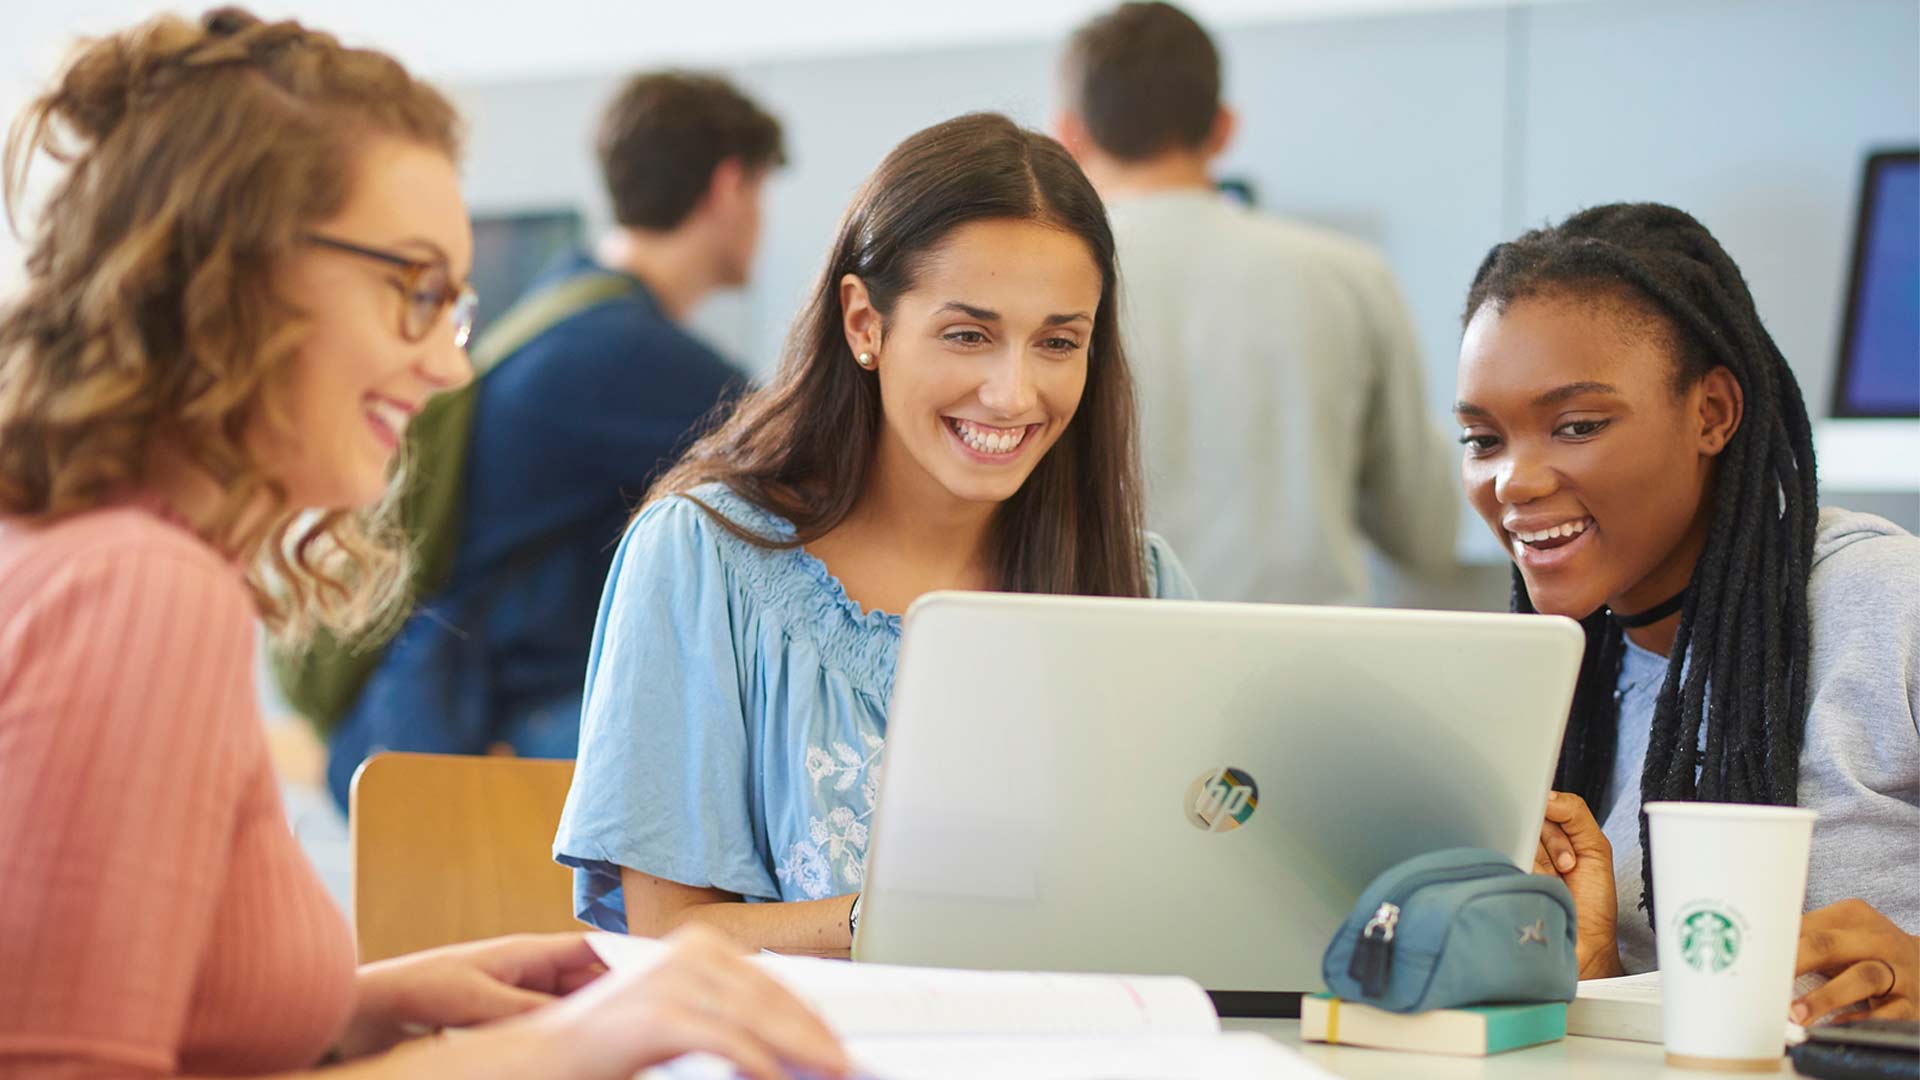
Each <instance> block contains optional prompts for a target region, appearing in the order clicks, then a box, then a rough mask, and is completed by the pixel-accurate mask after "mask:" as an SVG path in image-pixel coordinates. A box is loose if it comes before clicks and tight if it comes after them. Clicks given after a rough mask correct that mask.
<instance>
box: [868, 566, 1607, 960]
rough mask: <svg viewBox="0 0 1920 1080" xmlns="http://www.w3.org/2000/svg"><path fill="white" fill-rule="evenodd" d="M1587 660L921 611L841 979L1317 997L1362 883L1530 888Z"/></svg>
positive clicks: (1525, 622)
mask: <svg viewBox="0 0 1920 1080" xmlns="http://www.w3.org/2000/svg"><path fill="white" fill-rule="evenodd" d="M1581 648H1582V638H1581V633H1580V629H1579V627H1578V626H1577V625H1576V624H1575V623H1573V622H1572V621H1571V620H1568V619H1563V618H1556V617H1549V616H1541V615H1526V616H1516V615H1481V614H1459V613H1450V612H1414V611H1385V610H1367V609H1347V608H1310V607H1285V606H1278V605H1264V604H1209V603H1185V602H1169V601H1152V600H1115V599H1089V598H1079V597H1042V596H1013V595H1004V594H985V593H936V594H932V595H929V596H927V597H925V598H923V599H921V600H920V601H919V602H918V603H916V604H914V605H913V608H912V609H911V610H910V611H909V612H908V613H907V617H906V623H905V632H904V638H903V640H902V644H901V654H900V662H899V672H898V676H897V678H896V681H895V686H894V697H893V704H892V710H891V714H890V719H889V721H888V729H889V730H888V739H887V754H886V764H885V768H884V770H883V773H882V776H881V782H880V800H879V804H878V807H877V809H876V812H875V814H874V819H873V826H872V839H871V842H870V845H869V850H868V856H867V866H866V883H865V890H864V892H865V896H864V899H863V900H862V902H861V905H862V907H861V919H860V926H859V933H858V936H857V937H856V938H855V939H854V945H853V955H854V958H855V959H856V960H865V961H874V962H883V963H898V964H927V965H938V966H943V967H965V968H997V969H1027V970H1053V971H1112V972H1131V973H1138V974H1181V975H1187V976H1190V977H1192V978H1194V979H1195V980H1197V981H1198V982H1199V983H1200V984H1201V985H1202V986H1204V987H1206V988H1207V989H1208V990H1212V991H1220V992H1227V993H1232V992H1242V991H1251V992H1274V991H1281V992H1295V991H1316V990H1318V989H1320V987H1321V978H1320V955H1321V952H1322V951H1323V950H1324V949H1325V947H1326V944H1327V942H1328V940H1329V939H1330V938H1331V937H1332V935H1333V932H1334V930H1335V929H1336V928H1337V927H1338V926H1339V924H1340V922H1341V920H1342V919H1343V918H1345V916H1346V914H1347V912H1348V910H1349V909H1350V908H1351V907H1352V905H1353V904H1354V902H1355V901H1356V900H1357V899H1358V897H1359V894H1360V892H1361V890H1362V888H1363V887H1364V886H1365V885H1366V884H1367V882H1368V881H1369V880H1371V879H1372V878H1373V877H1374V876H1375V875H1376V874H1378V873H1379V872H1380V871H1382V870H1385V869H1386V868H1387V867H1389V866H1391V865H1393V864H1394V863H1396V862H1398V861H1400V860H1402V859H1405V858H1408V857H1410V856H1413V855H1417V854H1420V853H1422V852H1427V851H1432V850H1435V849H1438V848H1445V847H1454V846H1460V845H1477V846H1481V847H1489V848H1493V849H1494V850H1496V851H1501V852H1505V853H1506V854H1507V855H1509V856H1510V857H1511V858H1512V859H1513V860H1514V861H1515V862H1516V863H1518V864H1519V865H1520V866H1522V867H1523V868H1530V867H1531V866H1532V858H1533V852H1534V848H1535V845H1536V843H1537V842H1538V839H1539V835H1540V821H1541V814H1542V812H1543V811H1544V809H1545V805H1546V797H1547V791H1548V785H1549V782H1550V781H1551V779H1552V774H1553V767H1554V761H1555V759H1556V757H1557V755H1558V753H1559V745H1560V735H1561V731H1562V729H1563V727H1564V726H1565V723H1566V716H1567V708H1568V705H1569V703H1570V701H1571V699H1572V696H1573V684H1574V679H1575V676H1576V674H1577V673H1578V669H1579V664H1580V654H1581Z"/></svg>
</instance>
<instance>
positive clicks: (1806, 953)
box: [1788, 900, 1920, 1024]
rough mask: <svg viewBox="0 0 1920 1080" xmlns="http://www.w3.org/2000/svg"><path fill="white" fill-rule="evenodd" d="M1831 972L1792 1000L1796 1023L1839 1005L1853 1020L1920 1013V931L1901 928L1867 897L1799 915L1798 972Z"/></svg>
mask: <svg viewBox="0 0 1920 1080" xmlns="http://www.w3.org/2000/svg"><path fill="white" fill-rule="evenodd" d="M1809 972H1817V973H1819V974H1821V975H1826V976H1829V978H1828V980H1827V982H1826V984H1825V985H1823V986H1821V987H1819V988H1818V989H1816V990H1814V991H1813V992H1811V993H1809V994H1808V995H1807V996H1805V997H1803V998H1801V999H1800V1000H1799V1001H1796V1002H1794V1003H1793V1009H1792V1010H1791V1011H1790V1012H1789V1013H1788V1015H1789V1016H1790V1017H1791V1018H1792V1019H1793V1021H1794V1023H1796V1024H1802V1023H1806V1022H1807V1021H1809V1020H1814V1019H1818V1018H1819V1017H1822V1016H1825V1015H1826V1014H1827V1013H1830V1012H1832V1011H1833V1010H1835V1009H1845V1010H1847V1011H1846V1012H1844V1013H1842V1014H1841V1015H1839V1016H1836V1017H1835V1018H1834V1021H1835V1022H1836V1023H1846V1022H1848V1021H1850V1020H1864V1019H1867V1018H1872V1019H1875V1020H1912V1019H1914V1018H1915V1017H1917V1016H1920V937H1915V936H1914V935H1912V934H1909V933H1907V932H1906V931H1905V930H1902V929H1900V927H1899V926H1897V925H1895V924H1894V921H1893V920H1892V919H1889V918H1887V917H1886V916H1885V915H1883V914H1881V913H1880V910H1879V909H1878V908H1875V907H1874V906H1873V905H1872V904H1869V903H1867V902H1866V901H1865V900H1842V901H1840V902H1839V903H1837V904H1829V905H1827V906H1826V907H1823V908H1820V909H1819V910H1817V911H1809V912H1807V914H1806V916H1805V917H1804V918H1802V919H1801V920H1800V954H1799V956H1798V957H1797V959H1796V960H1795V963H1794V973H1795V974H1796V975H1805V974H1807V973H1809Z"/></svg>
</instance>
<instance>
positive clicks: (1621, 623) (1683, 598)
mask: <svg viewBox="0 0 1920 1080" xmlns="http://www.w3.org/2000/svg"><path fill="white" fill-rule="evenodd" d="M1685 606H1687V590H1685V589H1681V590H1680V591H1679V592H1677V593H1674V594H1673V595H1672V596H1670V597H1668V598H1667V600H1666V602H1664V603H1661V604H1656V605H1654V606H1653V607H1650V608H1648V609H1647V610H1645V611H1643V612H1641V613H1640V614H1638V615H1622V614H1620V613H1619V612H1617V611H1615V610H1613V609H1612V608H1608V609H1607V618H1609V619H1612V620H1613V622H1614V625H1616V626H1618V627H1620V628H1621V629H1622V630H1638V629H1640V628H1641V627H1643V626H1652V625H1653V624H1654V623H1657V622H1659V621H1660V620H1661V619H1664V618H1666V617H1667V616H1669V615H1672V614H1673V613H1674V612H1676V611H1679V610H1680V609H1681V608H1683V607H1685Z"/></svg>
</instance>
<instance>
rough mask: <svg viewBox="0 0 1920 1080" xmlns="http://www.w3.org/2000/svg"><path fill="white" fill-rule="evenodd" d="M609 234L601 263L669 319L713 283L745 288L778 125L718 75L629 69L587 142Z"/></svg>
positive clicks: (778, 143)
mask: <svg viewBox="0 0 1920 1080" xmlns="http://www.w3.org/2000/svg"><path fill="white" fill-rule="evenodd" d="M595 150H596V153H597V155H598V157H599V161H600V172H601V177H602V179H603V180H604V181H605V183H606V190H607V196H608V198H609V199H610V200H611V203H612V208H613V219H614V222H615V224H616V225H617V226H618V231H617V233H616V234H615V235H614V236H613V237H611V238H610V239H609V242H608V243H607V244H606V245H605V247H604V248H603V252H602V254H603V256H604V257H606V259H607V261H609V262H612V263H615V264H617V265H618V266H619V267H620V268H621V269H626V270H630V271H632V272H633V273H634V275H635V276H636V277H638V278H640V279H641V280H642V281H644V282H646V284H647V286H648V287H649V288H651V289H653V290H654V291H655V292H656V293H657V294H659V296H660V297H661V300H662V303H663V304H664V305H665V306H666V308H667V311H668V313H669V314H670V315H672V316H674V317H676V318H679V317H683V316H685V315H686V314H687V312H688V311H689V310H690V309H691V308H692V307H693V306H694V304H696V303H697V302H698V301H699V299H700V298H701V297H702V296H704V295H705V294H707V293H708V292H710V291H712V290H714V289H723V288H736V287H739V286H742V285H745V284H746V283H747V281H748V278H749V277H750V276H751V273H752V270H753V260H754V254H755V251H756V250H757V249H758V247H759V244H760V214H761V194H762V190H763V188H764V186H765V182H766V179H767V175H768V174H769V173H771V172H772V171H773V170H774V169H776V168H778V167H779V166H781V165H782V164H784V163H785V162H786V151H785V149H784V146H783V141H782V135H781V131H780V123H779V121H777V120H775V119H774V118H773V117H772V116H771V115H769V114H768V113H767V112H766V111H765V110H764V109H762V108H761V107H760V106H759V105H757V104H755V103H754V102H753V101H752V100H750V99H749V98H747V97H746V95H744V94H742V93H741V92H740V91H738V90H736V89H735V88H734V87H733V86H732V85H730V84H729V83H727V82H726V81H725V80H723V79H720V78H717V77H715V76H711V75H702V74H695V73H691V72H672V71H669V72H654V73H647V74H642V75H637V76H635V77H634V78H632V79H631V80H629V81H628V82H627V84H626V85H625V86H624V87H623V88H622V89H621V90H620V92H619V94H618V95H617V96H615V98H614V100H613V103H612V104H611V105H610V106H608V108H607V111H606V113H605V115H604V116H603V117H602V118H601V121H600V128H599V132H598V134H597V136H596V139H595Z"/></svg>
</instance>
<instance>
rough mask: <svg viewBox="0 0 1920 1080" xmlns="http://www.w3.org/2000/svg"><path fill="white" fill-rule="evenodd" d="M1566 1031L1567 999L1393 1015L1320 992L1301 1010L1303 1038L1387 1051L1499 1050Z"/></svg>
mask: <svg viewBox="0 0 1920 1080" xmlns="http://www.w3.org/2000/svg"><path fill="white" fill-rule="evenodd" d="M1566 1034H1567V1005H1566V1003H1565V1002H1563V1001H1549V1002H1541V1003H1538V1004H1519V1005H1470V1006H1465V1007H1462V1008H1457V1009H1434V1010H1432V1011H1430V1012H1423V1013H1392V1012H1387V1011H1386V1010H1384V1009H1376V1008H1374V1007H1372V1006H1370V1005H1362V1004H1360V1003H1359V1002H1356V1001H1342V1000H1340V999H1339V998H1336V997H1333V996H1332V995H1331V994H1314V995H1312V996H1310V997H1308V998H1307V999H1305V1000H1304V1001H1303V1002H1302V1003H1301V1008H1300V1036H1301V1038H1303V1039H1306V1040H1307V1041H1309V1042H1325V1043H1336V1044H1339V1045H1344V1046H1371V1047H1376V1048H1379V1049H1383V1050H1412V1051H1419V1052H1424V1053H1439V1054H1466V1055H1486V1054H1498V1053H1502V1052H1504V1051H1507V1050H1518V1049H1520V1048H1521V1047H1526V1046H1537V1045H1539V1044H1541V1043H1548V1042H1553V1041H1555V1040H1558V1039H1563V1038H1565V1037H1566Z"/></svg>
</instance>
